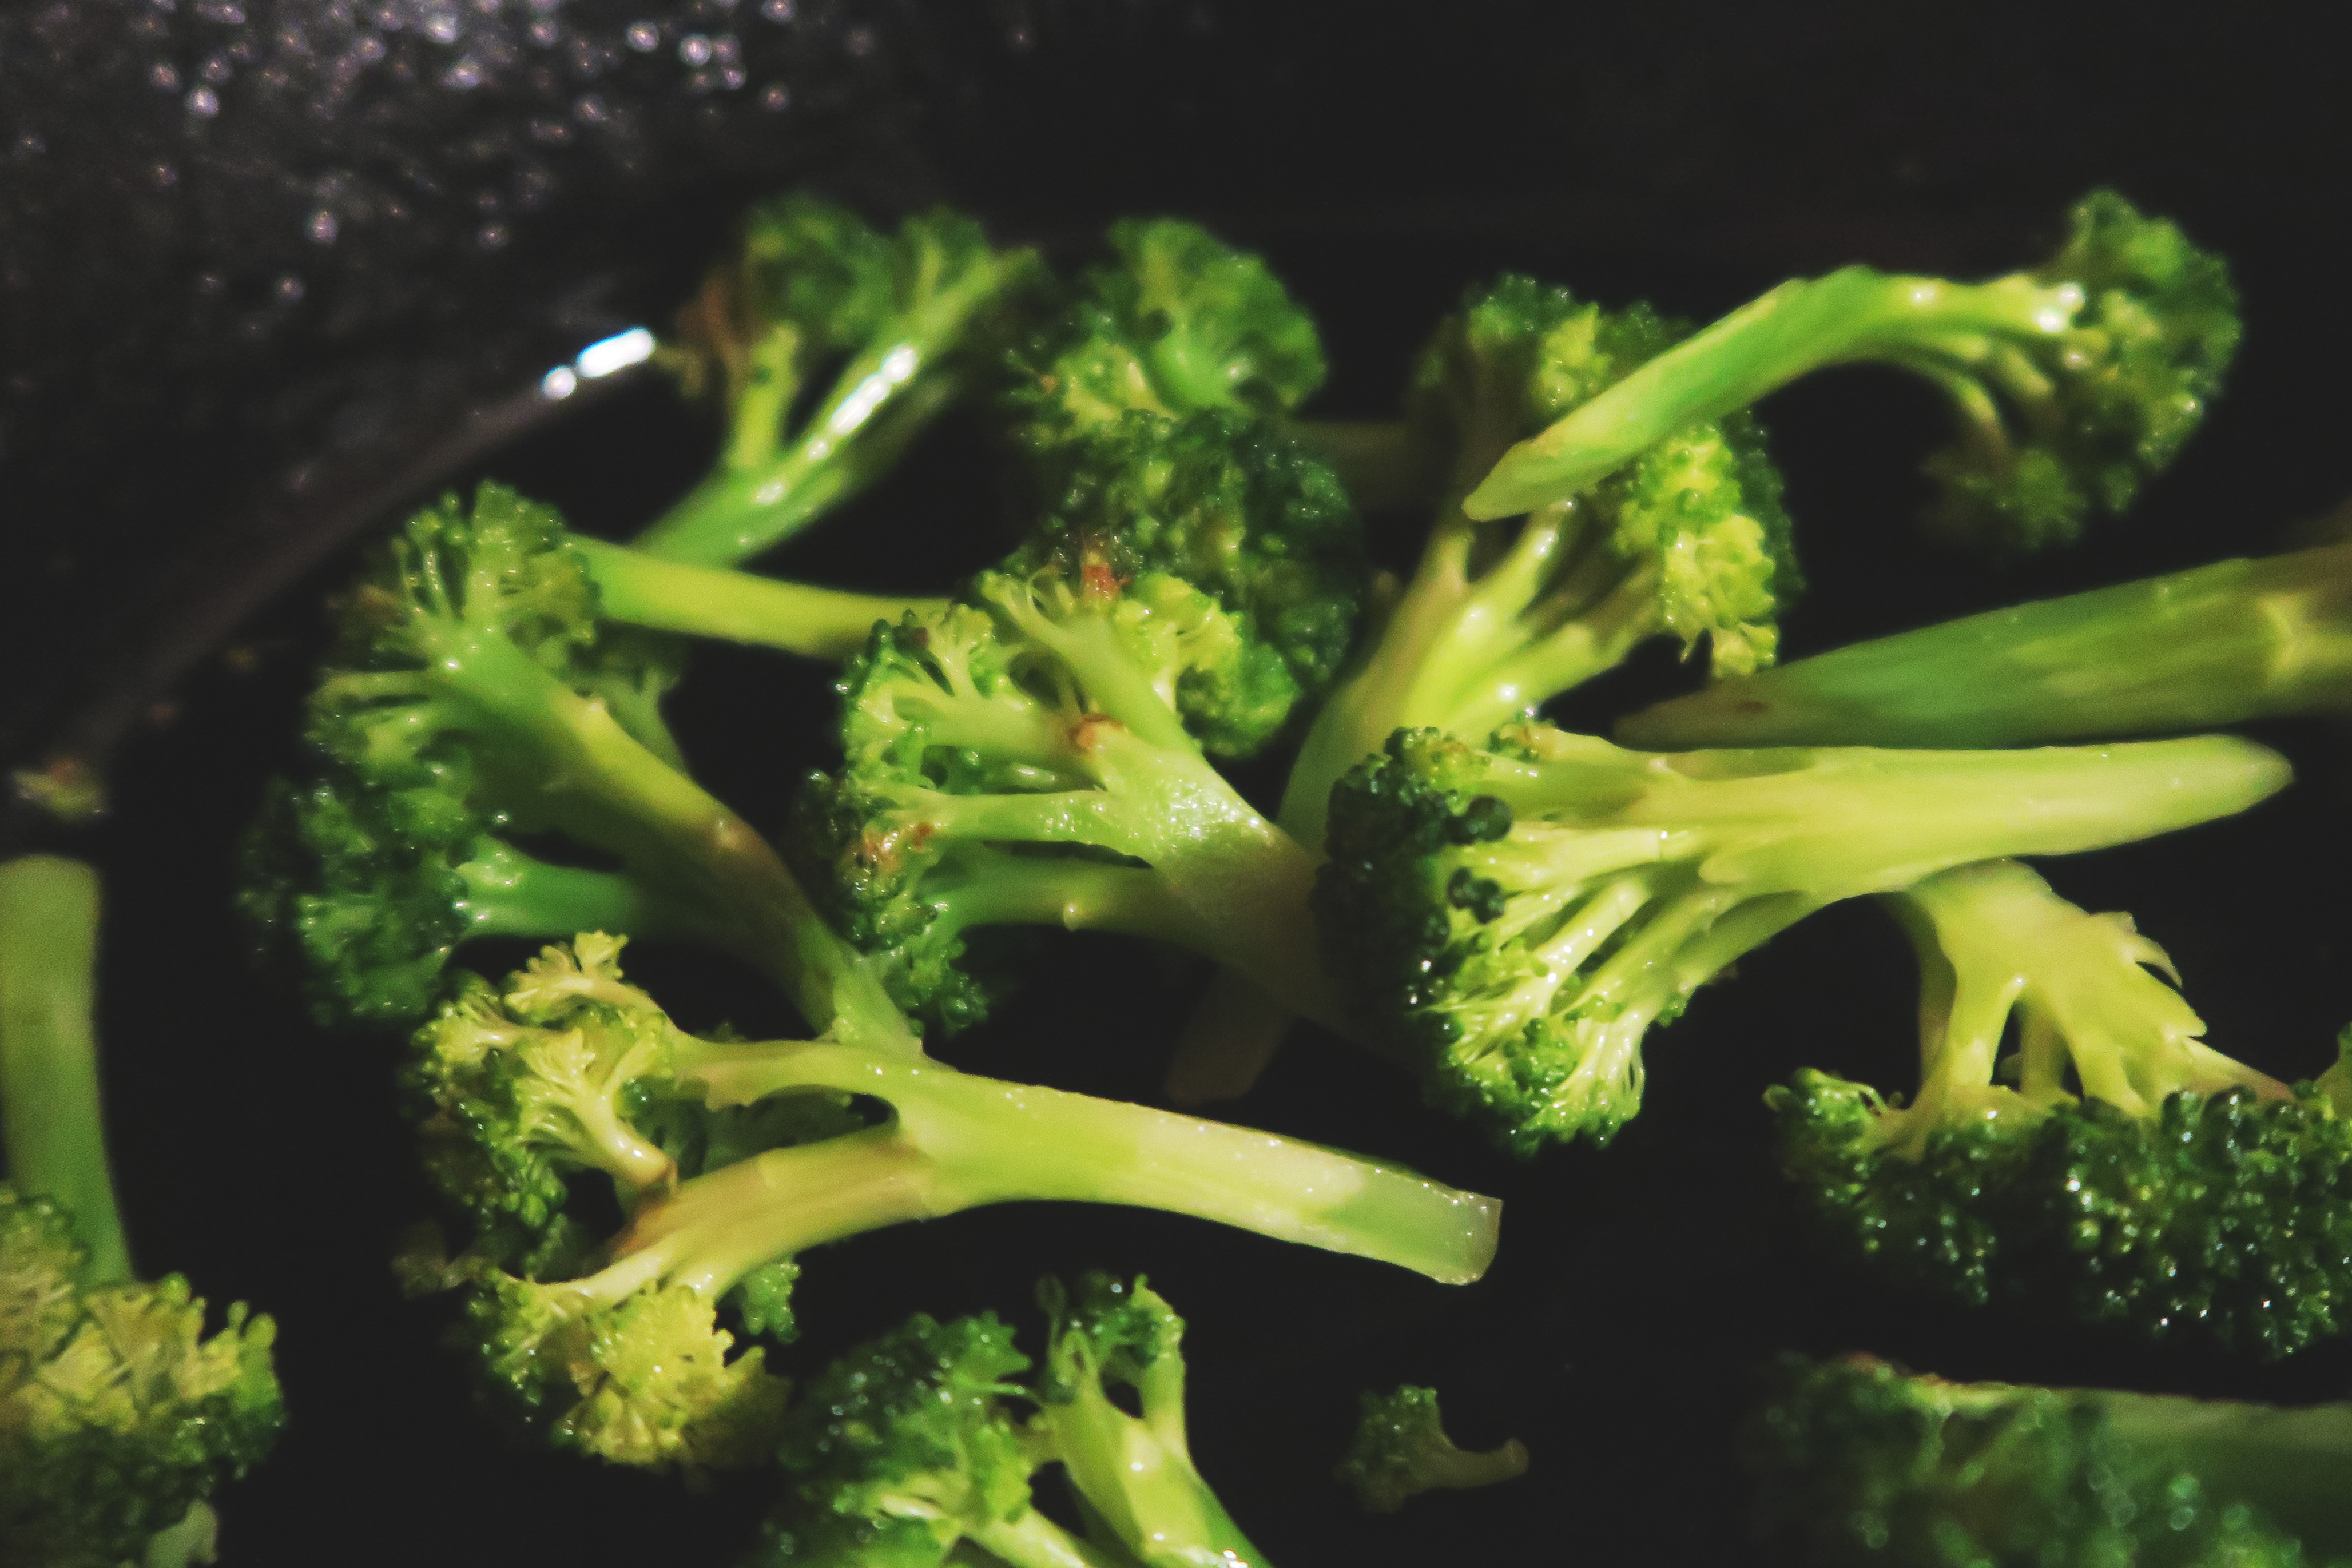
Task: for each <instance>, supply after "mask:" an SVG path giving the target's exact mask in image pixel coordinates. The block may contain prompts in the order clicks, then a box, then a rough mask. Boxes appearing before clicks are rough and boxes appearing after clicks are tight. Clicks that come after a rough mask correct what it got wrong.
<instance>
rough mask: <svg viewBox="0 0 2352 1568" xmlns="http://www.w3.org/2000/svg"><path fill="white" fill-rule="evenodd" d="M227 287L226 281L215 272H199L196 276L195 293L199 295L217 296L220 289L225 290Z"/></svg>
mask: <svg viewBox="0 0 2352 1568" xmlns="http://www.w3.org/2000/svg"><path fill="white" fill-rule="evenodd" d="M226 287H228V279H227V278H226V277H222V276H221V275H220V274H219V273H217V272H199V273H198V274H196V292H197V293H199V294H218V293H219V292H220V291H221V290H222V289H224V288H226Z"/></svg>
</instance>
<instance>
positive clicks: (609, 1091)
mask: <svg viewBox="0 0 2352 1568" xmlns="http://www.w3.org/2000/svg"><path fill="white" fill-rule="evenodd" d="M828 940H829V938H828ZM619 947H620V944H619V943H618V942H617V941H615V940H614V939H612V938H609V937H604V936H593V935H590V936H581V937H580V938H578V939H577V940H576V942H575V943H574V944H572V946H569V947H551V948H549V949H548V950H547V951H546V952H545V953H544V954H543V955H542V956H541V957H540V958H539V959H538V960H537V961H536V962H534V963H533V964H531V965H530V967H528V968H526V969H525V970H523V971H522V972H520V973H519V974H517V975H515V976H514V977H511V978H510V979H509V981H508V982H507V984H506V986H505V987H504V988H503V989H502V990H499V991H493V990H492V989H491V988H488V986H487V985H484V984H482V983H479V982H476V983H474V984H472V985H469V986H467V988H464V989H463V990H462V991H461V993H460V995H459V996H458V997H457V999H455V1000H454V1001H452V1002H451V1003H450V1004H449V1006H448V1007H447V1008H446V1009H445V1010H444V1012H443V1013H442V1015H441V1017H440V1018H439V1019H436V1021H434V1022H433V1023H431V1024H428V1025H426V1026H425V1028H424V1029H422V1030H419V1031H418V1033H417V1036H416V1041H415V1062H414V1064H413V1066H412V1068H411V1071H410V1082H412V1084H413V1085H414V1086H415V1090H416V1091H417V1092H418V1094H419V1096H420V1099H421V1102H422V1108H423V1111H424V1115H425V1122H424V1131H425V1152H426V1168H427V1171H428V1172H429V1174H431V1175H432V1176H433V1177H434V1178H435V1180H436V1182H437V1183H438V1184H439V1186H441V1187H442V1189H443V1191H444V1192H445V1193H446V1195H447V1196H448V1197H450V1198H451V1199H452V1200H453V1201H454V1202H455V1203H457V1205H458V1206H459V1207H461V1208H462V1209H463V1210H464V1211H465V1212H466V1214H467V1216H468V1217H469V1218H470V1219H471V1220H472V1222H473V1228H474V1241H473V1245H472V1247H471V1249H469V1250H468V1251H467V1253H466V1254H465V1255H464V1256H463V1257H461V1258H460V1259H459V1260H457V1261H456V1262H455V1263H452V1264H448V1265H446V1266H443V1267H439V1268H437V1269H433V1270H414V1269H413V1270H412V1273H417V1272H423V1273H427V1274H434V1275H437V1276H438V1278H439V1281H440V1282H444V1283H449V1284H463V1285H465V1286H466V1287H467V1298H468V1300H467V1322H468V1325H469V1332H470V1334H471V1336H472V1339H473V1342H474V1343H475V1344H476V1346H477V1352H478V1358H479V1361H480V1363H481V1365H482V1369H483V1371H484V1373H485V1375H486V1376H487V1378H488V1383H489V1384H490V1385H491V1386H492V1387H493V1388H494V1389H495V1390H498V1391H499V1392H500V1393H501V1394H502V1396H504V1397H505V1400H506V1402H507V1403H508V1404H509V1405H510V1406H512V1407H514V1408H515V1409H517V1410H519V1411H520V1412H521V1413H522V1414H523V1415H524V1416H527V1417H528V1418H530V1421H531V1422H532V1423H533V1424H534V1425H537V1426H539V1427H542V1428H544V1429H545V1430H547V1431H548V1432H549V1433H550V1434H551V1436H552V1437H553V1438H554V1439H555V1440H556V1441H558V1442H559V1443H561V1444H563V1445H566V1446H569V1447H572V1448H579V1449H582V1450H584V1451H587V1452H591V1453H594V1454H598V1455H601V1456H603V1457H604V1458H609V1459H613V1460H616V1461H619V1462H625V1463H633V1464H670V1463H679V1464H687V1465H690V1466H698V1467H699V1466H719V1465H729V1464H740V1463H749V1462H752V1461H753V1460H754V1459H756V1458H757V1457H758V1456H759V1455H760V1454H761V1452H763V1451H764V1449H763V1445H764V1444H766V1443H767V1442H768V1440H769V1437H770V1436H771V1435H772V1422H773V1417H774V1415H775V1412H776V1411H777V1409H779V1408H780V1404H781V1399H782V1389H781V1386H780V1385H778V1384H777V1383H776V1380H775V1379H773V1378H772V1377H771V1376H770V1375H768V1374H766V1373H765V1372H764V1371H763V1370H762V1368H761V1362H760V1359H759V1353H758V1350H757V1347H754V1348H752V1349H751V1350H747V1351H743V1352H741V1353H740V1354H734V1355H733V1356H732V1358H731V1359H730V1354H729V1353H730V1350H731V1349H733V1347H734V1343H735V1341H734V1337H733V1335H731V1334H730V1332H729V1331H728V1330H727V1329H725V1328H723V1327H721V1326H719V1322H718V1319H717V1312H718V1309H719V1306H720V1305H721V1303H722V1302H723V1301H727V1299H728V1298H729V1297H730V1292H733V1293H736V1296H737V1301H736V1305H737V1306H738V1307H739V1309H740V1312H741V1315H742V1319H743V1321H744V1322H745V1323H746V1325H747V1327H749V1326H751V1325H752V1324H755V1323H756V1324H761V1325H765V1326H767V1327H769V1328H771V1329H772V1328H774V1327H776V1326H778V1325H782V1324H783V1323H785V1322H787V1321H788V1319H789V1305H788V1302H789V1292H790V1288H791V1284H792V1270H790V1268H789V1267H784V1268H780V1267H779V1265H788V1264H789V1263H790V1260H793V1259H794V1258H796V1257H797V1256H798V1255H799V1254H800V1253H802V1252H803V1251H805V1250H806V1249H809V1248H811V1247H814V1246H817V1245H820V1244H822V1243H824V1242H826V1241H833V1240H838V1239H841V1238H843V1237H845V1236H852V1235H856V1234H858V1233H860V1232H863V1231H867V1230H872V1229H876V1228H881V1227H883V1226H888V1225H895V1224H899V1223H902V1222H905V1221H908V1220H915V1219H928V1218H937V1217H939V1216H941V1215H947V1214H953V1213H955V1212H957V1211H959V1210H961V1209H965V1208H971V1207H977V1206H979V1205H982V1204H991V1203H1005V1202H1014V1201H1020V1200H1027V1199H1059V1200H1071V1201H1085V1202H1097V1203H1115V1204H1129V1205H1135V1206H1139V1207H1152V1208H1161V1209H1168V1210H1171V1211H1174V1212H1178V1213H1183V1214H1191V1215H1196V1216H1199V1217H1201V1218H1207V1219H1213V1220H1219V1221H1222V1222H1223V1223H1226V1224H1230V1225H1234V1226H1238V1227H1240V1228H1244V1229H1248V1230H1253V1231H1255V1232H1257V1233H1259V1234H1261V1235H1266V1236H1273V1237H1276V1238H1279V1239H1288V1240H1296V1241H1302V1242H1306V1243H1308V1244H1310V1245H1314V1246H1318V1247H1322V1248H1325V1249H1329V1250H1333V1251H1340V1252H1349V1253H1354V1254H1358V1255H1360V1256H1365V1257H1370V1258H1375V1259H1379V1260H1384V1261H1389V1262H1394V1263H1398V1264H1401V1265H1402V1266H1404V1267H1407V1268H1412V1269H1415V1270H1420V1271H1422V1272H1423V1273H1426V1274H1429V1275H1431V1276H1432V1277H1433V1278H1438V1279H1443V1280H1448V1281H1462V1280H1468V1279H1472V1278H1475V1276H1476V1275H1477V1274H1478V1273H1479V1272H1480V1271H1481V1270H1483V1269H1484V1267H1485V1266H1486V1260H1487V1259H1488V1258H1489V1257H1490V1256H1491V1255H1492V1251H1493V1248H1494V1233H1495V1219H1496V1215H1495V1206H1494V1205H1492V1204H1491V1203H1490V1202H1489V1201H1488V1200H1486V1199H1483V1198H1476V1197H1471V1196H1470V1195H1467V1194H1464V1193H1460V1192H1456V1191H1454V1190H1453V1189H1451V1188H1446V1187H1443V1186H1437V1185H1436V1184H1433V1183H1431V1182H1428V1181H1426V1180H1424V1179H1423V1178H1422V1177H1420V1176H1415V1175H1412V1173H1410V1172H1406V1171H1402V1170H1399V1169H1395V1168H1393V1167H1388V1166H1379V1165H1375V1164H1372V1163H1370V1162H1368V1161H1364V1160H1360V1159H1357V1158H1355V1157H1353V1156H1350V1155H1341V1154H1338V1153H1335V1152H1333V1151H1330V1150H1327V1149H1323V1148H1320V1147H1318V1146H1315V1145H1306V1144H1298V1143H1294V1142H1292V1141H1290V1140H1287V1139H1284V1138H1278V1137H1274V1136H1271V1135H1269V1134H1264V1133H1257V1132H1252V1131H1247V1130H1244V1129H1241V1128H1236V1127H1227V1126H1223V1125H1220V1124H1215V1123H1210V1122H1201V1121H1197V1120H1194V1119H1192V1118H1191V1117H1185V1116H1178V1115H1174V1114H1171V1113H1166V1112H1160V1111H1152V1110H1147V1109H1145V1108H1143V1107H1140V1106H1136V1105H1129V1104H1124V1103H1118V1102H1114V1101H1106V1100H1096V1099H1091V1098H1088V1097H1087V1096H1085V1095H1080V1094H1070V1093H1065V1092H1059V1091H1055V1090H1051V1089H1044V1088H1036V1087H1032V1086H1028V1085H1024V1084H1016V1083H1006V1082H998V1081H996V1080H994V1079H988V1078H981V1077H976V1076H973V1075H971V1074H967V1073H962V1072H958V1071H955V1070H954V1069H952V1068H950V1067H946V1066H944V1065H942V1064H940V1063H938V1062H935V1061H930V1060H929V1059H928V1058H925V1057H924V1056H923V1055H922V1054H921V1053H920V1052H919V1051H917V1050H914V1049H913V1048H912V1046H911V1044H902V1045H897V1046H892V1047H888V1048H877V1047H875V1046H872V1045H860V1044H835V1043H829V1042H824V1041H819V1042H814V1043H811V1042H802V1041H792V1040H783V1041H758V1042H743V1041H726V1040H701V1039H697V1038H695V1037H693V1036H690V1035H688V1034H686V1033H684V1032H683V1031H681V1030H677V1028H676V1027H675V1026H673V1025H672V1024H671V1023H670V1021H669V1020H668V1019H667V1018H666V1017H665V1016H664V1015H663V1014H662V1012H661V1010H660V1009H658V1008H657V1007H656V1006H655V1005H654V1003H653V1001H652V999H651V998H648V997H646V995H645V993H644V992H642V991H640V990H638V989H636V988H635V987H632V986H630V985H628V984H627V983H626V982H625V980H624V979H623V978H622V977H621V974H620V969H619V964H618V952H619ZM875 1106H879V1107H880V1110H879V1112H878V1115H879V1117H880V1119H879V1120H876V1119H875V1115H874V1114H869V1113H868V1110H867V1109H866V1108H870V1107H875ZM596 1186H605V1187H607V1188H608V1194H599V1193H597V1192H595V1191H593V1188H594V1187H596ZM615 1197H617V1199H618V1201H619V1205H620V1207H621V1209H622V1212H623V1213H624V1214H625V1217H626V1218H625V1223H624V1225H623V1227H622V1228H621V1230H620V1232H619V1234H617V1235H616V1236H613V1237H611V1238H610V1239H604V1240H601V1241H600V1239H597V1238H595V1237H594V1235H593V1230H592V1229H591V1228H590V1227H589V1226H588V1224H587V1223H586V1221H585V1220H584V1219H583V1218H581V1216H583V1215H587V1214H592V1213H594V1212H598V1211H599V1210H600V1209H601V1211H603V1212H610V1210H611V1208H612V1206H613V1201H614V1198H615Z"/></svg>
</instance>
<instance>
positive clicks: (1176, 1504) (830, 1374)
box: [755, 1274, 1267, 1568]
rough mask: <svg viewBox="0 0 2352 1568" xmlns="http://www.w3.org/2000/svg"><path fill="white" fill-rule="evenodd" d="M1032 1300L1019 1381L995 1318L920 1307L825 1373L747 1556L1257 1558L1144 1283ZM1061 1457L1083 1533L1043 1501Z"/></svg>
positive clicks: (1095, 1563)
mask: <svg viewBox="0 0 2352 1568" xmlns="http://www.w3.org/2000/svg"><path fill="white" fill-rule="evenodd" d="M1038 1297H1039V1300H1040V1301H1041V1303H1042V1304H1043V1305H1044V1306H1045V1310H1046V1312H1047V1313H1048V1314H1049V1316H1050V1318H1051V1320H1052V1326H1051V1332H1050V1334H1049V1338H1048V1341H1047V1345H1046V1350H1045V1359H1044V1363H1043V1364H1042V1366H1040V1367H1038V1368H1037V1373H1036V1376H1035V1377H1034V1380H1033V1382H1032V1383H1030V1384H1027V1385H1024V1384H1023V1383H1020V1382H1017V1381H1015V1379H1016V1378H1017V1377H1018V1376H1019V1375H1021V1374H1023V1373H1024V1372H1028V1371H1030V1370H1031V1366H1032V1364H1031V1362H1030V1360H1029V1358H1028V1357H1027V1356H1025V1355H1024V1354H1021V1352H1020V1351H1019V1350H1018V1349H1017V1348H1015V1346H1014V1344H1013V1333H1012V1331H1011V1330H1010V1329H1008V1328H1007V1327H1006V1326H1005V1325H1004V1324H1003V1322H1000V1321H999V1320H998V1319H997V1318H996V1316H995V1315H994V1314H993V1313H986V1314H982V1315H981V1316H979V1317H971V1318H959V1319H957V1320H955V1321H953V1322H947V1323H940V1322H936V1321H934V1320H933V1319H932V1318H930V1317H929V1316H928V1315H926V1314H923V1313H917V1314H916V1315H915V1316H914V1317H913V1318H912V1319H910V1320H909V1321H908V1322H907V1323H906V1324H904V1325H903V1326H901V1327H900V1328H898V1329H897V1330H895V1331H893V1332H892V1333H888V1334H886V1335H883V1336H882V1337H881V1338H879V1339H877V1340H874V1341H872V1342H870V1343H866V1344H863V1345H860V1346H858V1347H857V1348H856V1349H855V1350H852V1351H851V1352H849V1353H848V1354H845V1355H844V1356H842V1357H841V1358H840V1359H838V1360H837V1361H835V1362H834V1363H833V1364H832V1365H830V1366H828V1367H827V1368H826V1369H825V1370H824V1373H823V1374H821V1375H819V1376H818V1377H817V1378H816V1379H815V1381H814V1383H813V1384H812V1385H811V1386H810V1389H809V1393H808V1396H806V1397H805V1398H803V1400H802V1402H801V1403H800V1404H799V1405H798V1406H796V1407H795V1408H794V1411H793V1416H791V1417H790V1419H789V1420H788V1422H787V1424H786V1428H785V1435H784V1441H783V1446H782V1459H783V1463H784V1467H785V1469H787V1470H789V1471H790V1472H792V1474H793V1477H794V1478H795V1485H794V1487H793V1496H792V1498H791V1500H790V1501H789V1502H788V1503H787V1504H786V1506H785V1507H783V1508H782V1509H780V1510H779V1511H778V1512H777V1514H776V1516H775V1517H774V1518H773V1519H772V1521H770V1524H769V1527H768V1534H767V1540H766V1542H765V1545H764V1550H763V1551H762V1552H761V1554H760V1555H759V1556H758V1557H757V1558H756V1559H755V1562H757V1563H761V1564H770V1565H782V1564H790V1563H886V1562H887V1563H947V1562H955V1563H971V1564H975V1565H980V1568H986V1565H992V1564H1003V1565H1006V1568H1202V1565H1205V1564H1212V1563H1223V1564H1248V1565H1258V1568H1263V1565H1264V1564H1265V1563H1266V1561H1267V1559H1266V1557H1265V1553H1264V1552H1260V1551H1259V1550H1258V1549H1257V1548H1256V1547H1255V1545H1253V1544H1251V1542H1249V1540H1248V1538H1247V1537H1245V1536H1244V1535H1243V1533H1242V1531H1241V1530H1240V1527H1239V1526H1237V1525H1235V1524H1234V1521H1233V1519H1232V1517H1231V1516H1230V1515H1229V1514H1228V1513H1227V1512H1226V1511H1225V1508H1224V1505H1223V1503H1222V1502H1220V1501H1219V1500H1218V1499H1217V1497H1216V1494H1215V1493H1214V1492H1213V1491H1212V1490H1210V1489H1209V1486H1208V1483H1207V1482H1205V1481H1204V1480H1202V1478H1201V1474H1200V1471H1199V1470H1198V1469H1196V1468H1195V1467H1194V1465H1193V1462H1192V1452H1191V1447H1190V1444H1189V1441H1188V1439H1187V1437H1186V1434H1185V1422H1184V1404H1183V1402H1184V1363H1183V1356H1182V1353H1181V1348H1180V1340H1181V1335H1182V1333H1183V1327H1184V1325H1183V1322H1182V1320H1181V1319H1180V1318H1178V1317H1177V1316H1176V1314H1175V1312H1173V1311H1172V1310H1171V1308H1170V1307H1169V1305H1168V1303H1167V1302H1166V1301H1163V1300H1162V1299H1161V1298H1160V1296H1159V1295H1158V1293H1156V1292H1155V1291H1152V1290H1151V1289H1150V1287H1149V1286H1147V1285H1146V1284H1145V1283H1144V1281H1141V1280H1136V1281H1132V1282H1129V1281H1124V1280H1119V1279H1115V1278H1112V1277H1110V1276H1108V1275H1102V1274H1095V1275H1089V1276H1088V1277H1087V1278H1086V1279H1085V1280H1083V1281H1080V1282H1079V1284H1078V1285H1077V1287H1076V1290H1075V1291H1070V1290H1066V1289H1065V1288H1064V1287H1063V1285H1062V1284H1061V1282H1060V1281H1056V1280H1047V1281H1045V1282H1044V1283H1043V1284H1041V1285H1040V1286H1039V1287H1038ZM1130 1404H1131V1405H1132V1406H1134V1408H1132V1409H1130V1408H1129V1405H1130ZM1024 1408H1025V1409H1026V1410H1027V1411H1028V1412H1029V1413H1028V1414H1027V1415H1025V1416H1024V1415H1023V1414H1021V1413H1020V1412H1021V1410H1022V1409H1024ZM1055 1465H1058V1466H1060V1467H1061V1469H1062V1470H1063V1473H1064V1476H1065V1478H1066V1479H1067V1481H1068V1482H1069V1484H1070V1487H1071V1489H1072V1490H1073V1491H1075V1492H1076V1500H1077V1503H1078V1511H1079V1513H1080V1514H1081V1515H1082V1516H1083V1517H1084V1520H1085V1533H1084V1534H1083V1535H1081V1534H1078V1533H1076V1532H1074V1531H1069V1530H1066V1529H1065V1528H1063V1527H1062V1526H1060V1525H1058V1524H1056V1523H1055V1522H1054V1521H1051V1520H1050V1519H1048V1518H1047V1517H1046V1516H1045V1514H1043V1513H1041V1512H1040V1511H1038V1509H1037V1507H1036V1504H1035V1501H1034V1485H1035V1479H1034V1478H1035V1477H1036V1475H1037V1473H1038V1472H1039V1471H1042V1470H1044V1469H1047V1468H1048V1467H1051V1466H1055Z"/></svg>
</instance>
